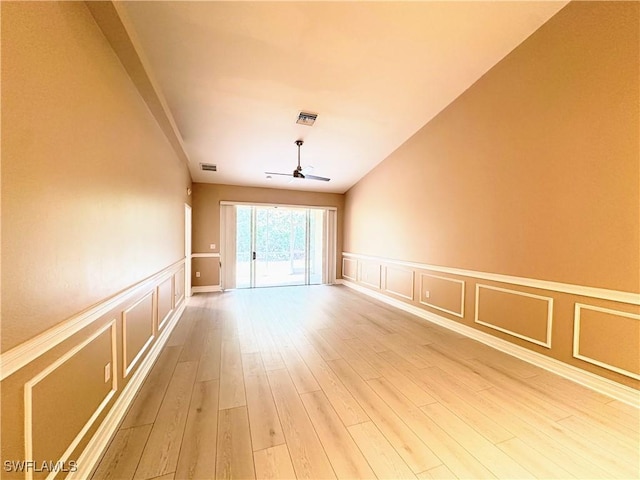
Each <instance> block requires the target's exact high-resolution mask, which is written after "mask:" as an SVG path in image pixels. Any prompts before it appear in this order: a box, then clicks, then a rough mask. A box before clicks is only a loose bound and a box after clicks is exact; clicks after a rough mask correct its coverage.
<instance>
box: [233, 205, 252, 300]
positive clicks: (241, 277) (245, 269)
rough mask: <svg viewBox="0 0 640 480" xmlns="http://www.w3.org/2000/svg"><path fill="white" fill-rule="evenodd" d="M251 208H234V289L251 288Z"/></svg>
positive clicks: (241, 206) (242, 206)
mask: <svg viewBox="0 0 640 480" xmlns="http://www.w3.org/2000/svg"><path fill="white" fill-rule="evenodd" d="M252 214H253V207H248V206H244V205H238V206H237V207H236V288H249V287H251V286H252V283H253V282H252V281H251V273H252V267H253V265H252V255H253V228H252V225H253V221H252Z"/></svg>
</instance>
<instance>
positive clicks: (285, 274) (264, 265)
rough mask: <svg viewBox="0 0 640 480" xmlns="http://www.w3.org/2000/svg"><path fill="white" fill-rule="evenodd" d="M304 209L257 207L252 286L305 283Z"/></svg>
mask: <svg viewBox="0 0 640 480" xmlns="http://www.w3.org/2000/svg"><path fill="white" fill-rule="evenodd" d="M305 231H306V211H305V210H304V209H293V208H282V207H256V223H255V239H256V240H255V246H256V249H255V252H256V261H255V286H256V287H267V286H275V285H304V284H305V263H306V251H305V235H306V234H305Z"/></svg>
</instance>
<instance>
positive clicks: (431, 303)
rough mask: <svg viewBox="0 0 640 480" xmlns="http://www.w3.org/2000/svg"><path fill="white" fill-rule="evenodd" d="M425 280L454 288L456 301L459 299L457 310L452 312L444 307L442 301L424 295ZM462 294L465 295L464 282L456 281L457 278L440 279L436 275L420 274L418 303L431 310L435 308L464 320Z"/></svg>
mask: <svg viewBox="0 0 640 480" xmlns="http://www.w3.org/2000/svg"><path fill="white" fill-rule="evenodd" d="M425 278H428V279H431V281H432V282H433V280H435V281H436V283H442V282H444V283H446V282H449V283H450V284H451V285H453V286H455V288H456V289H457V290H458V292H455V297H456V300H458V299H459V302H458V305H457V307H458V308H457V309H455V310H453V309H452V308H447V307H448V306H449V305H448V304H447V305H444V304H443V302H442V301H440V299H439V298H438V296H437V295H436V296H435V297H434V298H432V294H431V293H430V294H429V297H427V295H426V292H425V290H426V288H425V286H426V285H425V284H426V283H428V282H426V281H425ZM464 293H465V282H464V280H458V279H457V278H449V277H441V276H438V275H431V274H429V273H421V274H420V303H421V304H423V305H426V306H428V307H431V308H435V309H437V310H440V311H442V312H446V313H450V314H451V315H455V316H456V317H460V318H464Z"/></svg>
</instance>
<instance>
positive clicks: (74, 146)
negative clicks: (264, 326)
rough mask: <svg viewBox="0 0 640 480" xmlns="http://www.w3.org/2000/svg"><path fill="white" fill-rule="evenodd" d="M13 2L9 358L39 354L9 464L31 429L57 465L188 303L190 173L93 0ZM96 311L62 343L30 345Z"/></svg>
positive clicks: (18, 390)
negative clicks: (90, 5)
mask: <svg viewBox="0 0 640 480" xmlns="http://www.w3.org/2000/svg"><path fill="white" fill-rule="evenodd" d="M1 8H2V232H3V234H4V235H3V238H2V240H3V241H2V255H1V258H2V325H1V327H2V335H1V336H2V352H3V361H4V360H5V359H7V358H8V355H6V353H7V352H8V351H9V350H11V349H13V348H14V347H17V349H18V350H17V351H20V352H22V354H23V355H22V357H19V358H23V357H25V356H26V357H29V356H30V355H31V354H32V353H33V352H34V351H36V352H37V355H39V356H37V358H35V359H33V360H31V361H29V362H27V363H26V365H24V366H23V367H22V368H18V369H17V370H16V371H15V372H14V373H12V374H11V375H9V376H8V377H7V378H5V379H4V380H3V381H2V388H1V390H2V402H1V404H2V422H1V424H2V432H1V435H2V459H3V460H23V459H24V457H25V439H26V438H27V435H28V434H31V436H32V445H33V452H34V459H35V460H38V461H42V460H45V459H46V460H52V461H56V460H57V459H58V458H60V455H61V454H62V453H63V452H64V451H65V450H66V449H67V447H68V446H69V445H70V444H71V443H72V442H73V441H74V439H77V438H78V437H77V436H78V434H79V432H80V429H81V428H82V427H83V426H84V425H85V423H86V422H87V421H88V420H89V419H90V418H91V416H92V415H93V414H94V413H97V414H98V417H97V419H96V422H95V423H94V424H93V425H92V426H91V428H89V430H88V432H87V434H86V435H85V436H84V437H82V438H80V439H79V440H78V441H79V443H78V447H77V448H76V449H75V451H74V452H73V453H72V456H71V457H70V459H71V460H74V459H77V456H78V454H79V452H80V451H81V450H82V448H83V447H84V446H85V445H86V441H87V438H89V437H90V436H91V435H92V434H93V433H94V432H95V429H96V427H97V425H98V424H99V423H100V421H101V420H102V419H104V417H105V414H106V412H107V411H109V409H110V408H111V407H112V406H113V404H114V401H115V400H116V399H117V398H118V396H119V395H120V394H121V392H122V390H123V388H125V387H126V385H127V383H128V382H129V381H130V380H131V378H132V377H133V376H134V375H135V374H136V372H137V371H138V370H139V369H140V366H141V364H142V363H143V361H144V360H145V358H146V357H145V355H146V354H147V353H148V352H149V349H150V345H152V344H153V342H155V341H156V340H157V338H158V336H159V335H160V334H162V332H168V331H169V330H168V327H167V326H166V325H169V324H170V323H171V322H170V321H169V320H170V319H171V320H173V319H175V318H177V313H176V312H178V311H179V307H180V305H181V304H183V297H182V292H183V291H184V287H183V285H182V283H183V282H184V271H183V265H182V264H181V261H182V260H183V258H184V203H185V202H189V199H188V197H187V195H186V191H187V187H188V186H189V185H190V183H191V182H190V176H189V173H188V170H187V167H186V165H185V164H184V162H181V161H180V160H179V159H178V158H177V156H176V153H175V151H174V150H173V149H172V147H171V145H170V144H169V142H168V141H167V139H166V137H165V135H164V134H163V132H162V130H161V129H160V127H159V126H158V124H157V122H156V120H155V119H154V117H153V116H152V115H151V113H150V111H149V108H148V106H147V105H146V104H145V102H144V101H143V99H142V98H141V96H140V94H139V93H138V90H137V89H136V86H135V85H134V83H133V82H132V81H131V79H130V77H129V76H128V75H127V73H126V72H125V70H124V68H123V66H122V64H121V63H120V60H119V59H118V57H117V56H116V54H115V53H114V51H113V50H112V49H111V47H110V45H109V44H108V42H107V40H106V39H105V37H104V36H103V34H102V31H101V30H100V28H99V27H98V25H97V24H96V23H95V22H94V19H93V17H92V16H91V14H90V12H89V10H88V9H87V7H86V5H85V4H84V3H83V2H63V3H56V2H24V3H22V2H2V3H1ZM155 274H159V275H157V276H156V275H155ZM149 277H152V278H151V279H149ZM145 279H148V280H145ZM140 282H141V283H140ZM133 285H138V287H137V290H131V289H129V287H131V286H133ZM123 291H125V292H130V293H127V295H126V296H123V295H121V293H122V292H123ZM114 295H117V298H118V300H117V301H116V300H114V301H113V302H110V303H107V302H106V300H107V299H109V298H111V297H113V296H114ZM119 299H122V300H121V301H120V300H119ZM138 302H141V303H138ZM89 307H100V308H102V311H101V313H100V314H96V317H95V319H93V321H90V322H89V323H88V324H87V325H86V326H85V327H84V328H82V329H81V330H79V331H77V332H76V333H75V334H73V335H69V336H68V338H64V339H62V342H61V343H59V344H57V345H53V346H52V345H51V344H48V345H46V346H45V345H40V344H39V345H37V346H31V347H30V348H28V349H27V350H28V351H27V352H26V353H25V352H24V351H23V350H22V349H21V346H24V345H25V342H26V341H28V340H29V339H31V338H32V337H34V336H36V335H37V334H39V333H41V332H43V331H45V330H47V329H50V328H52V327H60V326H61V325H69V322H65V320H67V319H69V318H70V317H74V316H76V315H79V314H81V312H83V311H84V310H85V309H87V308H89ZM165 317H166V318H167V321H166V322H165V323H164V324H163V325H160V322H161V321H162V320H163V319H164V318H165ZM76 318H85V317H82V315H80V317H76ZM87 318H89V317H87ZM91 318H93V317H91ZM55 331H56V332H58V331H60V329H59V328H57V329H55ZM64 336H65V335H64V334H62V337H64ZM149 342H151V343H149ZM45 343H46V342H45ZM27 345H30V344H27ZM47 347H51V348H50V349H48V350H47ZM40 349H42V351H40ZM15 351H16V350H11V352H15ZM140 352H142V354H141V356H139V357H137V354H138V353H140ZM136 357H137V358H136ZM12 358H14V357H12ZM63 360H64V361H63ZM60 362H62V363H60ZM3 367H6V364H5V363H3ZM126 367H128V371H127V375H126V376H125V372H124V369H125V368H126ZM105 368H106V369H107V370H108V371H110V373H111V378H110V379H109V380H108V381H105V378H104V377H105V373H104V372H105ZM5 373H6V370H3V374H5ZM78 379H81V381H78ZM27 391H30V392H31V393H32V402H31V408H30V409H29V408H27V405H26V403H25V392H27ZM103 401H106V402H107V403H105V404H102V403H103ZM29 418H31V419H32V424H31V426H29V425H28V422H25V419H26V420H28V419H29ZM2 476H3V478H5V476H6V478H13V477H14V476H12V475H11V474H8V473H6V472H3V474H2ZM17 477H19V478H24V473H23V474H22V475H17ZM41 477H42V474H37V475H35V476H34V478H41Z"/></svg>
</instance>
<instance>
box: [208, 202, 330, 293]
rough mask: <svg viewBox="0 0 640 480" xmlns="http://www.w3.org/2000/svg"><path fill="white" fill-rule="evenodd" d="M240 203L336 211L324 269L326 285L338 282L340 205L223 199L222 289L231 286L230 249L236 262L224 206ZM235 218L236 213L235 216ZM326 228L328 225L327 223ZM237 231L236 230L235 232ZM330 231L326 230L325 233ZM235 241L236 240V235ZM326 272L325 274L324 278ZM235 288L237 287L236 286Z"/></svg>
mask: <svg viewBox="0 0 640 480" xmlns="http://www.w3.org/2000/svg"><path fill="white" fill-rule="evenodd" d="M238 205H243V206H250V207H282V208H309V209H314V210H324V211H332V212H334V216H335V224H334V225H333V235H332V238H330V239H326V240H327V241H326V242H325V246H327V247H329V248H328V250H329V251H328V252H327V255H328V256H330V258H329V257H328V258H327V261H326V262H325V265H323V270H325V269H326V270H327V271H326V275H327V277H328V278H327V279H326V280H327V281H326V282H324V283H323V284H324V285H332V284H334V283H336V274H335V272H336V261H337V255H338V252H337V249H336V246H337V241H338V220H337V211H338V207H332V206H328V205H296V204H291V203H263V202H236V201H229V200H221V201H220V210H219V218H220V285H221V289H222V290H225V289H228V288H229V286H228V285H226V281H225V279H226V277H227V275H226V271H225V269H226V268H227V265H226V264H227V263H229V259H228V258H227V256H228V254H229V251H232V252H233V256H234V262H235V243H234V244H233V245H227V244H228V243H230V238H229V236H228V235H227V232H228V229H227V225H226V223H227V218H226V215H225V212H224V210H223V207H224V206H238ZM233 217H234V218H235V215H234V216H233ZM328 217H329V215H328V214H327V222H328ZM233 228H234V231H235V226H234V227H233ZM325 229H326V225H325ZM234 233H235V232H234ZM327 233H328V232H325V235H326V234H327ZM234 242H235V235H234ZM324 276H325V274H323V279H324ZM234 288H235V287H234Z"/></svg>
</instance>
